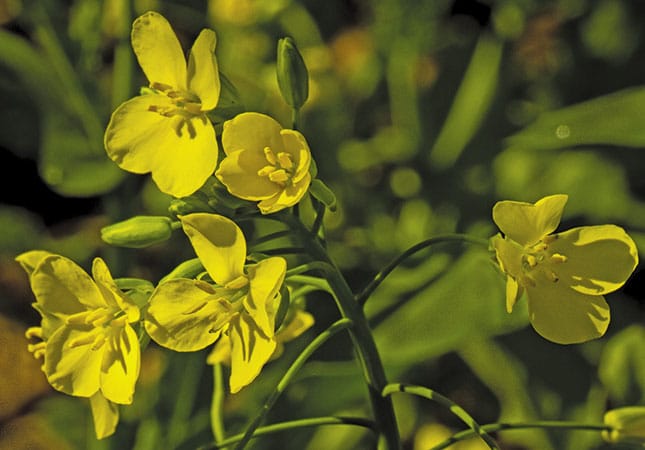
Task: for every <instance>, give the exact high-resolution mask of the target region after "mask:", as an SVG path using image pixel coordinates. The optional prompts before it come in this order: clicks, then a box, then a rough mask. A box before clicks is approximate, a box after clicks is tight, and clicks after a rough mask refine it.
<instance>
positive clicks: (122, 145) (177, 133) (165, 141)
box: [105, 94, 218, 197]
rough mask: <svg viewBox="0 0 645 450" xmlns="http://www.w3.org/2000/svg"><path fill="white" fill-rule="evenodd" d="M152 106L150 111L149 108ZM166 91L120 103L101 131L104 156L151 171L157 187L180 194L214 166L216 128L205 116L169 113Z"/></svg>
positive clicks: (190, 190) (137, 170)
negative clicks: (167, 110) (106, 154)
mask: <svg viewBox="0 0 645 450" xmlns="http://www.w3.org/2000/svg"><path fill="white" fill-rule="evenodd" d="M151 108H152V109H153V110H151ZM167 108H170V109H172V108H175V106H174V105H173V104H172V102H171V100H170V99H169V98H168V97H166V96H165V95H158V94H148V95H141V96H139V97H135V98H133V99H131V100H128V101H127V102H125V103H123V104H121V105H120V106H119V107H118V108H117V109H116V111H114V113H113V114H112V117H111V119H110V122H109V123H108V126H107V129H106V131H105V148H106V150H107V153H108V156H109V157H110V158H111V159H112V160H113V161H114V162H116V163H117V164H118V165H119V167H121V168H122V169H124V170H127V171H129V172H133V173H141V174H142V173H147V172H152V179H153V180H154V182H155V183H156V184H157V187H158V188H159V190H161V191H162V192H164V193H166V194H169V195H172V196H175V197H185V196H188V195H191V194H193V193H194V192H195V191H196V190H197V189H199V188H200V187H201V186H202V185H203V184H204V182H205V181H206V179H207V178H208V177H209V176H210V175H212V174H213V171H214V170H215V166H216V165H217V157H218V155H217V152H218V150H217V149H218V145H217V139H216V137H215V129H214V128H213V126H212V125H211V123H210V121H209V120H208V118H207V117H206V116H205V115H198V116H183V115H180V114H175V115H171V116H166V115H162V114H160V113H158V112H155V109H158V110H165V109H167Z"/></svg>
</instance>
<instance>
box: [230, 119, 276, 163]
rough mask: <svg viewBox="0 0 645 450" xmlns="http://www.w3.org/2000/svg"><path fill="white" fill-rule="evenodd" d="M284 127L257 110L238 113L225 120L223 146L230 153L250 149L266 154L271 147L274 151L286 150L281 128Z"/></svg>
mask: <svg viewBox="0 0 645 450" xmlns="http://www.w3.org/2000/svg"><path fill="white" fill-rule="evenodd" d="M281 129H282V127H281V126H280V124H279V123H278V122H277V121H276V120H275V119H273V118H271V117H269V116H267V115H265V114H260V113H256V112H247V113H242V114H238V115H237V116H235V117H234V118H233V119H231V120H227V121H226V122H224V130H223V131H222V147H224V152H225V153H226V154H227V155H229V154H230V153H233V152H235V151H237V150H242V149H245V150H249V151H252V152H255V153H258V154H259V155H264V148H265V147H269V148H271V150H273V152H274V153H278V152H281V151H283V150H284V148H283V143H282V137H281V136H280V130H281Z"/></svg>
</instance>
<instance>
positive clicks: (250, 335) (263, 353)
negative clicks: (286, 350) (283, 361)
mask: <svg viewBox="0 0 645 450" xmlns="http://www.w3.org/2000/svg"><path fill="white" fill-rule="evenodd" d="M228 335H229V336H230V338H231V377H230V380H229V385H230V389H231V393H233V394H235V393H237V392H239V391H240V389H242V388H243V387H244V386H247V385H249V384H250V383H251V382H252V381H253V380H255V378H256V377H257V376H258V375H259V374H260V371H261V370H262V367H264V364H266V362H267V361H268V360H269V358H270V357H271V355H272V354H273V352H274V350H275V348H276V342H275V340H274V339H272V338H267V337H266V336H264V334H263V333H261V332H259V330H258V328H257V326H256V325H255V322H254V321H253V320H252V319H251V318H250V317H249V316H248V315H247V314H239V315H237V317H235V318H234V319H233V320H232V321H231V323H230V325H229V331H228Z"/></svg>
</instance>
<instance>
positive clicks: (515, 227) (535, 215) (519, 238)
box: [493, 194, 568, 246]
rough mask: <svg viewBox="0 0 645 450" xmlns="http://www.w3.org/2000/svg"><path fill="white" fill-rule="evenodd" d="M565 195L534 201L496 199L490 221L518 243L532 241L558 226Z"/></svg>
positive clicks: (522, 243) (565, 199)
mask: <svg viewBox="0 0 645 450" xmlns="http://www.w3.org/2000/svg"><path fill="white" fill-rule="evenodd" d="M567 198H568V197H567V196H566V195H563V194H558V195H550V196H548V197H544V198H542V199H540V200H538V201H537V202H536V203H535V204H531V203H525V202H515V201H509V200H506V201H501V202H497V203H496V204H495V206H494V207H493V220H494V221H495V223H496V224H497V226H498V227H499V229H500V230H501V231H502V233H504V235H505V236H506V237H508V238H509V239H512V240H513V241H515V242H517V243H518V244H521V245H524V246H528V245H532V244H535V243H536V242H538V241H539V240H540V239H542V238H543V237H544V236H546V235H548V234H550V233H552V232H553V231H555V229H556V228H557V227H558V224H559V223H560V218H561V217H562V211H563V210H564V205H565V204H566V202H567Z"/></svg>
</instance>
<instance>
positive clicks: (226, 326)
mask: <svg viewBox="0 0 645 450" xmlns="http://www.w3.org/2000/svg"><path fill="white" fill-rule="evenodd" d="M180 220H181V223H182V226H183V229H184V232H185V233H186V235H188V238H189V239H190V242H191V244H192V246H193V248H194V249H195V253H196V254H197V256H198V257H199V259H200V260H201V262H202V264H203V265H204V268H205V269H206V271H207V272H208V275H209V276H210V277H211V279H212V280H213V281H214V282H215V283H216V284H215V285H214V286H213V285H211V284H209V283H206V282H205V281H202V280H190V279H186V278H178V279H173V280H169V281H167V282H165V283H162V284H160V285H159V286H157V288H156V289H155V291H154V292H153V294H152V296H151V297H150V302H149V307H148V312H147V315H146V318H145V327H146V331H147V332H148V334H149V335H150V337H151V338H152V339H153V340H154V341H156V342H157V343H158V344H160V345H162V346H164V347H166V348H169V349H171V350H175V351H196V350H201V349H203V348H205V347H207V346H209V345H211V344H213V343H214V342H215V341H217V340H218V339H219V338H220V336H221V335H222V334H223V335H224V336H225V337H226V338H227V339H230V342H231V376H230V382H229V384H230V389H231V392H233V393H236V392H238V391H239V390H240V389H242V388H243V387H244V386H246V385H248V384H249V383H251V382H252V381H253V380H254V379H255V377H257V376H258V374H259V373H260V370H261V369H262V367H263V366H264V364H265V363H266V362H267V361H268V360H269V358H270V357H271V355H272V354H273V353H274V351H275V349H276V345H277V343H276V340H275V336H274V334H275V333H274V327H275V314H276V305H277V303H278V300H279V290H280V287H281V286H282V282H283V280H284V277H285V273H286V268H287V263H286V261H285V260H284V258H281V257H271V258H267V259H265V260H263V261H260V262H259V263H257V264H253V265H250V266H248V267H246V269H245V267H244V263H245V260H246V241H245V239H244V235H243V234H242V230H240V228H239V227H238V226H237V225H236V224H235V223H234V222H233V221H231V220H230V219H227V218H226V217H223V216H219V215H216V214H207V213H196V214H189V215H186V216H183V217H180Z"/></svg>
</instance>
